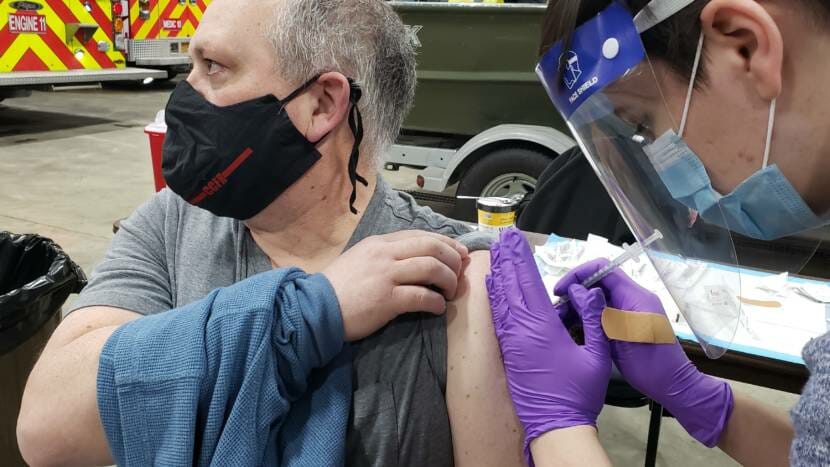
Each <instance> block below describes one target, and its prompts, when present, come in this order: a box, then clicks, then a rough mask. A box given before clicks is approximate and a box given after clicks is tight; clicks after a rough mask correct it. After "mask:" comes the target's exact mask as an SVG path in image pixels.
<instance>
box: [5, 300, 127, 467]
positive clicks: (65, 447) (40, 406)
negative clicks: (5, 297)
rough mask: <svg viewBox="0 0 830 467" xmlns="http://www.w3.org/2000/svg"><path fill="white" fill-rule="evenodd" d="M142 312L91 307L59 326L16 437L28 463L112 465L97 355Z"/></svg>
mask: <svg viewBox="0 0 830 467" xmlns="http://www.w3.org/2000/svg"><path fill="white" fill-rule="evenodd" d="M139 316H140V315H138V314H136V313H133V312H131V311H126V310H121V309H118V308H109V307H90V308H84V309H81V310H78V311H76V312H75V313H72V314H71V315H69V317H67V318H66V320H65V321H63V322H62V323H61V324H60V326H58V328H57V330H55V333H54V334H53V335H52V338H51V339H49V343H48V344H46V348H45V349H44V350H43V353H42V354H41V356H40V358H39V359H38V361H37V364H36V365H35V367H34V369H33V370H32V373H31V375H30V376H29V380H28V382H27V383H26V391H25V392H24V393H23V402H22V405H21V408H20V416H19V418H18V423H17V439H18V443H19V445H20V451H21V453H22V454H23V458H24V459H25V460H26V462H27V463H28V464H29V465H32V466H43V465H56V464H61V465H111V464H112V463H113V459H112V455H111V454H110V450H109V447H108V446H107V439H106V437H105V436H104V429H103V426H102V425H101V419H100V417H99V415H98V404H97V400H96V391H95V383H96V376H97V374H98V357H99V356H100V354H101V348H103V346H104V344H105V343H106V341H107V339H108V338H109V336H110V335H111V334H112V333H113V332H114V331H115V330H116V329H117V328H118V327H119V326H121V325H122V324H124V323H127V322H128V321H132V320H134V319H137V318H138V317H139Z"/></svg>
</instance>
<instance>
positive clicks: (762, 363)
mask: <svg viewBox="0 0 830 467" xmlns="http://www.w3.org/2000/svg"><path fill="white" fill-rule="evenodd" d="M524 234H525V237H526V238H527V239H528V242H529V243H530V244H531V246H537V245H544V244H545V242H547V239H548V236H547V235H543V234H538V233H533V232H524ZM680 345H681V346H682V347H683V350H684V351H685V352H686V355H687V356H688V357H689V359H690V360H691V361H692V363H694V364H695V366H697V367H698V369H700V371H702V372H704V373H706V374H709V375H712V376H715V377H718V378H724V379H730V380H733V381H739V382H742V383H747V384H751V385H754V386H761V387H765V388H769V389H776V390H779V391H785V392H790V393H794V394H800V393H801V390H802V388H803V387H804V384H806V383H807V379H808V378H809V376H810V374H809V372H808V371H807V367H806V366H804V365H801V364H797V363H791V362H785V361H782V360H776V359H772V358H767V357H761V356H757V355H752V354H747V353H743V352H736V351H732V350H730V351H727V352H726V353H724V354H723V356H721V357H720V358H718V359H715V360H713V359H710V358H709V357H707V356H706V354H704V353H703V349H702V348H701V347H700V345H699V344H698V343H697V342H694V341H688V340H680Z"/></svg>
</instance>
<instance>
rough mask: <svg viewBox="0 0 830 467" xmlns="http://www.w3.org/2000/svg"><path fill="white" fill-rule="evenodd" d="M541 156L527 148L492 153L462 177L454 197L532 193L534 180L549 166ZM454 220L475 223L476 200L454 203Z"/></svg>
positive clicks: (543, 155) (547, 158)
mask: <svg viewBox="0 0 830 467" xmlns="http://www.w3.org/2000/svg"><path fill="white" fill-rule="evenodd" d="M551 160H552V159H551V157H550V156H549V155H548V154H545V153H544V152H541V151H538V150H533V149H527V148H505V149H498V150H495V151H493V152H491V153H489V154H487V155H485V156H484V157H482V158H481V159H480V160H478V161H476V162H475V163H474V164H473V165H472V166H471V167H470V168H468V169H467V170H466V171H465V172H464V173H463V174H462V175H461V180H460V181H459V183H458V190H457V191H456V196H511V195H516V194H520V193H521V194H527V193H532V192H533V190H535V189H536V180H537V179H538V178H539V175H541V173H542V171H543V170H545V168H546V167H547V166H548V164H550V162H551ZM453 217H454V218H456V219H460V220H463V221H468V222H475V221H476V220H477V217H478V215H477V213H476V202H475V200H464V199H459V200H456V203H455V209H454V210H453Z"/></svg>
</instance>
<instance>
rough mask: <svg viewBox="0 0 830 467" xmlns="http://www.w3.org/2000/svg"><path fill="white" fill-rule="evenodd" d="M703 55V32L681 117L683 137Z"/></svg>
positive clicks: (681, 134) (681, 135)
mask: <svg viewBox="0 0 830 467" xmlns="http://www.w3.org/2000/svg"><path fill="white" fill-rule="evenodd" d="M701 55H703V32H702V31H701V33H700V39H698V41H697V52H695V64H694V65H692V79H690V80H689V89H688V91H686V104H685V105H683V115H682V116H681V117H680V132H679V133H678V136H680V137H681V138H682V137H683V134H684V133H685V132H686V121H687V120H688V118H689V107H691V104H692V93H693V92H694V90H695V80H696V79H697V70H698V69H700V56H701Z"/></svg>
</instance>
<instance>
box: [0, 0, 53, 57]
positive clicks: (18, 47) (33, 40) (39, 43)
mask: <svg viewBox="0 0 830 467" xmlns="http://www.w3.org/2000/svg"><path fill="white" fill-rule="evenodd" d="M41 5H43V7H44V8H45V9H43V10H40V11H39V14H42V15H44V16H46V26H47V27H48V28H49V29H50V30H51V31H52V32H54V33H55V34H56V35H57V36H58V37H62V36H63V35H64V33H65V28H64V24H63V22H62V21H61V19H60V17H59V16H58V15H57V14H56V13H55V12H54V10H52V8H50V7H49V4H48V3H45V2H43V3H41ZM7 18H8V15H4V20H6V22H7V21H8V19H7ZM29 49H31V50H32V52H34V53H35V54H36V55H37V56H38V57H39V58H40V59H41V60H43V62H44V63H45V64H46V66H47V67H48V69H50V70H52V71H64V70H66V69H67V67H66V65H64V64H63V62H61V61H60V59H59V58H58V57H57V55H55V53H54V52H53V51H52V50H51V49H50V48H49V46H47V45H46V43H45V42H43V39H42V38H41V37H40V36H39V35H37V34H20V35H18V37H17V39H15V41H14V43H13V44H12V46H11V47H10V48H9V49H8V50H7V51H6V53H4V54H3V57H0V58H2V66H0V69H2V71H10V70H11V69H13V68H14V66H15V65H17V62H18V61H20V59H21V57H23V54H24V53H25V52H26V50H29Z"/></svg>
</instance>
